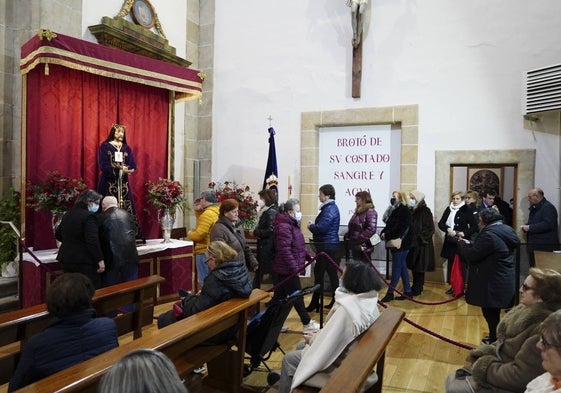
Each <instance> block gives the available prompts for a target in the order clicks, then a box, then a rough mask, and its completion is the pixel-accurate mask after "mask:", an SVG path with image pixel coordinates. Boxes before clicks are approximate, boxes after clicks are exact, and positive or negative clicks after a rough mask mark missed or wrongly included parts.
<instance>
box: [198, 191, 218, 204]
mask: <svg viewBox="0 0 561 393" xmlns="http://www.w3.org/2000/svg"><path fill="white" fill-rule="evenodd" d="M201 198H203V199H204V200H205V201H207V202H210V203H216V201H217V198H216V192H214V191H203V192H201Z"/></svg>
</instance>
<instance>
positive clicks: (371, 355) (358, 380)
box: [293, 307, 405, 393]
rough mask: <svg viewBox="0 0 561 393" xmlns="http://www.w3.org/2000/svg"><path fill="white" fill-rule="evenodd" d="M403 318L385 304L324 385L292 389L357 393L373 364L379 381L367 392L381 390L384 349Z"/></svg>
mask: <svg viewBox="0 0 561 393" xmlns="http://www.w3.org/2000/svg"><path fill="white" fill-rule="evenodd" d="M404 317H405V313H404V312H403V311H401V310H398V309H397V308H393V307H388V308H387V309H386V310H384V311H383V312H382V314H381V315H380V316H379V317H378V319H377V320H376V322H374V323H373V324H372V326H370V328H368V330H367V331H366V332H364V334H363V335H362V337H360V339H359V341H358V342H357V344H356V345H355V346H354V348H353V349H352V350H351V352H350V353H349V354H348V355H347V357H346V358H345V359H344V360H343V362H342V363H341V365H340V366H339V367H338V368H337V369H336V370H335V371H334V372H333V374H332V375H331V376H330V377H329V380H328V381H327V383H326V385H325V386H324V387H323V388H321V389H318V388H313V387H309V386H299V387H297V388H296V389H295V390H293V393H311V392H320V393H339V392H346V393H359V392H360V391H361V389H362V386H363V385H364V383H365V382H366V380H367V378H368V377H369V376H370V375H371V374H372V372H373V370H374V366H376V374H377V375H378V382H376V384H374V385H373V386H372V387H370V389H368V390H367V391H366V392H368V393H377V392H381V391H382V384H383V379H384V360H385V353H386V348H387V346H388V344H389V343H390V341H391V339H392V337H393V335H394V334H395V332H396V331H397V328H398V327H399V324H400V323H401V320H402V319H403V318H404Z"/></svg>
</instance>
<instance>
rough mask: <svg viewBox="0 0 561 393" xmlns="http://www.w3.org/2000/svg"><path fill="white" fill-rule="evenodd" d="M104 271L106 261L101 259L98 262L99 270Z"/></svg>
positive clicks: (99, 271)
mask: <svg viewBox="0 0 561 393" xmlns="http://www.w3.org/2000/svg"><path fill="white" fill-rule="evenodd" d="M104 271H105V262H103V261H99V262H98V263H97V272H98V273H103V272H104Z"/></svg>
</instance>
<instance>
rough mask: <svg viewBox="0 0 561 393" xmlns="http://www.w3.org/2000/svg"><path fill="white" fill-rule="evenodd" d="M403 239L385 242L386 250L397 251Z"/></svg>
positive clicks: (398, 238)
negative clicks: (393, 249) (392, 249)
mask: <svg viewBox="0 0 561 393" xmlns="http://www.w3.org/2000/svg"><path fill="white" fill-rule="evenodd" d="M402 240H403V239H402V238H400V237H397V238H395V239H390V240H387V241H386V248H395V249H397V250H399V249H400V248H401V241H402Z"/></svg>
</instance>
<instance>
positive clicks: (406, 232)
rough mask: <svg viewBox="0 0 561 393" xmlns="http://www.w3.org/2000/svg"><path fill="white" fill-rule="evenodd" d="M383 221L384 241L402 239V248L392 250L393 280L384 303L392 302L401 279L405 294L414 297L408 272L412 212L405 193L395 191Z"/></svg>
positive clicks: (411, 236) (401, 298)
mask: <svg viewBox="0 0 561 393" xmlns="http://www.w3.org/2000/svg"><path fill="white" fill-rule="evenodd" d="M382 220H383V221H384V222H385V223H386V227H385V228H384V229H383V230H382V232H381V233H380V238H381V239H382V240H384V241H386V242H387V241H389V240H393V239H398V238H400V239H401V247H400V248H390V252H391V254H392V279H391V283H390V287H389V288H388V291H387V292H386V295H385V296H384V298H383V299H382V302H384V303H386V302H389V301H392V300H393V299H394V297H393V291H394V288H395V287H396V286H397V284H398V283H399V280H400V279H401V280H402V282H403V294H404V295H405V296H407V297H411V296H413V293H412V291H411V285H410V283H409V272H408V271H407V262H406V258H407V254H408V253H409V248H410V247H411V240H412V239H413V234H412V231H411V212H410V211H409V209H408V208H407V206H406V205H405V193H404V192H403V191H397V190H396V191H394V192H393V193H392V197H391V199H390V206H388V208H387V209H386V211H385V212H384V216H383V218H382ZM405 296H399V297H398V298H397V299H396V300H404V299H406V298H405Z"/></svg>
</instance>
